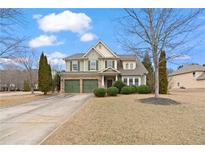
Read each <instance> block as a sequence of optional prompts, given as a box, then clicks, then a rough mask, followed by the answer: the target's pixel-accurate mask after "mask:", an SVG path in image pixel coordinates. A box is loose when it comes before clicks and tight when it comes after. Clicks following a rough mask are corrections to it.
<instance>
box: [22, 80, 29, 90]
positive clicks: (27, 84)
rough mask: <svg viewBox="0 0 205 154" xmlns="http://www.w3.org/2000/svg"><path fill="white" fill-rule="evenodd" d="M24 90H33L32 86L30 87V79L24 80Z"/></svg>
mask: <svg viewBox="0 0 205 154" xmlns="http://www.w3.org/2000/svg"><path fill="white" fill-rule="evenodd" d="M23 90H24V91H30V90H31V88H30V86H29V83H28V81H26V80H25V81H24V83H23Z"/></svg>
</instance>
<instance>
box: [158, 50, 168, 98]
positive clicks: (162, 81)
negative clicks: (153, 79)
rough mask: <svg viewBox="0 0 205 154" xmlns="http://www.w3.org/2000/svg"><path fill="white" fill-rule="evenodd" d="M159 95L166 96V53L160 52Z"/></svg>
mask: <svg viewBox="0 0 205 154" xmlns="http://www.w3.org/2000/svg"><path fill="white" fill-rule="evenodd" d="M159 61H160V63H159V93H160V94H167V87H168V80H167V61H166V53H165V51H162V52H161V53H160V57H159Z"/></svg>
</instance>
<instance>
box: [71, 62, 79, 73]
mask: <svg viewBox="0 0 205 154" xmlns="http://www.w3.org/2000/svg"><path fill="white" fill-rule="evenodd" d="M72 67H73V69H72V70H73V71H77V70H78V61H72Z"/></svg>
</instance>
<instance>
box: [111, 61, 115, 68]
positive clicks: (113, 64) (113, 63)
mask: <svg viewBox="0 0 205 154" xmlns="http://www.w3.org/2000/svg"><path fill="white" fill-rule="evenodd" d="M112 68H115V61H114V60H113V61H112Z"/></svg>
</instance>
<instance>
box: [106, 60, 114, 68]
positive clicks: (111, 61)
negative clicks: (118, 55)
mask: <svg viewBox="0 0 205 154" xmlns="http://www.w3.org/2000/svg"><path fill="white" fill-rule="evenodd" d="M109 62H110V64H111V66H109ZM108 67H111V68H113V60H107V68H108Z"/></svg>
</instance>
